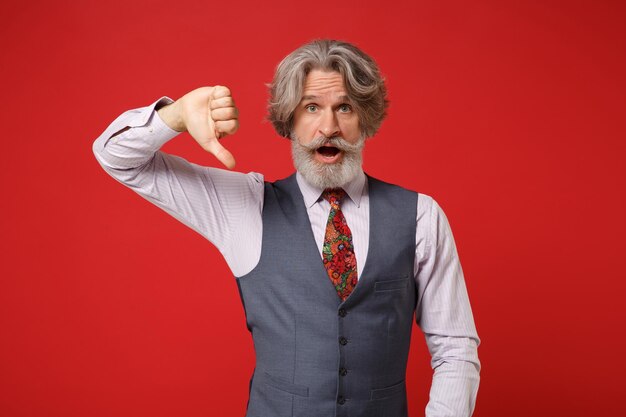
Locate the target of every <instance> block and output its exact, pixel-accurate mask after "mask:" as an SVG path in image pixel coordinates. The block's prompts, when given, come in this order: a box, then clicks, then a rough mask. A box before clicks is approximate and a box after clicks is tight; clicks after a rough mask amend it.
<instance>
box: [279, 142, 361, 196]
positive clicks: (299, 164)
mask: <svg viewBox="0 0 626 417" xmlns="http://www.w3.org/2000/svg"><path fill="white" fill-rule="evenodd" d="M325 143H328V144H332V145H333V146H336V147H337V149H339V150H341V151H342V152H343V157H342V158H341V161H339V162H336V163H334V164H325V163H321V162H318V161H316V160H315V153H316V152H315V151H316V149H317V148H319V147H320V146H322V145H324V144H325ZM364 146H365V138H360V139H359V140H358V141H357V142H356V143H355V144H351V143H348V142H347V141H346V140H345V139H343V138H341V137H333V138H325V137H323V136H322V137H318V138H315V139H314V140H313V141H312V142H311V143H309V144H307V145H303V144H301V143H300V141H299V140H298V138H297V137H296V135H295V133H293V132H291V155H292V157H293V165H294V166H295V167H296V170H297V171H298V172H299V173H300V175H302V177H304V179H305V180H306V181H307V182H308V183H309V184H311V185H312V186H314V187H317V188H321V189H326V188H340V187H342V186H343V185H345V184H347V183H348V182H350V181H352V180H353V179H354V178H355V177H356V176H357V174H358V173H359V172H360V171H361V166H362V165H363V147H364Z"/></svg>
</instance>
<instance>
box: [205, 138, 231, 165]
mask: <svg viewBox="0 0 626 417" xmlns="http://www.w3.org/2000/svg"><path fill="white" fill-rule="evenodd" d="M204 148H205V149H206V150H207V151H209V152H210V153H212V154H213V155H215V157H216V158H217V160H218V161H220V162H221V163H222V164H224V166H226V168H228V169H233V168H234V167H235V158H234V157H233V154H232V153H230V151H229V150H228V149H226V148H225V147H223V146H222V144H221V143H220V142H219V141H218V140H212V141H209V143H207V144H206V145H205V147H204Z"/></svg>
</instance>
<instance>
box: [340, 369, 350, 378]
mask: <svg viewBox="0 0 626 417" xmlns="http://www.w3.org/2000/svg"><path fill="white" fill-rule="evenodd" d="M339 375H341V376H346V375H348V370H347V369H346V368H339Z"/></svg>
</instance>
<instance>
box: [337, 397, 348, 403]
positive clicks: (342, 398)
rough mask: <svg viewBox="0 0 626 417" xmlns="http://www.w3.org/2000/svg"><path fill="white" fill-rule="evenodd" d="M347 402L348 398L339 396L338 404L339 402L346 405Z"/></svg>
mask: <svg viewBox="0 0 626 417" xmlns="http://www.w3.org/2000/svg"><path fill="white" fill-rule="evenodd" d="M345 403H346V399H345V398H344V397H342V396H339V397H338V398H337V404H339V405H344V404H345Z"/></svg>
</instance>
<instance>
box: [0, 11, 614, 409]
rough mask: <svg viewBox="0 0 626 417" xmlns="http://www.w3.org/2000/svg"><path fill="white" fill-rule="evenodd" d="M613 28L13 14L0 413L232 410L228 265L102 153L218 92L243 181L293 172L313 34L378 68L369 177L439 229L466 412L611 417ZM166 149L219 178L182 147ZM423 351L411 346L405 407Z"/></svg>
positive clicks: (498, 21) (1, 30) (242, 348)
mask: <svg viewBox="0 0 626 417" xmlns="http://www.w3.org/2000/svg"><path fill="white" fill-rule="evenodd" d="M52 3H53V4H52ZM625 21H626V9H625V6H624V3H623V2H620V1H608V0H605V1H601V0H596V1H591V0H589V1H551V0H546V1H541V2H535V1H528V2H525V1H502V0H489V1H488V0H481V1H473V2H466V1H452V0H450V1H438V2H433V1H398V2H387V3H386V4H382V3H380V2H374V1H371V2H369V1H365V2H364V1H359V2H330V1H325V0H320V1H317V2H300V3H294V2H290V1H284V2H272V3H271V5H269V4H265V2H245V3H243V2H206V1H205V2H201V1H190V0H178V1H175V2H167V1H139V0H135V1H130V2H129V1H120V0H109V1H106V2H105V1H91V0H90V1H65V2H43V1H30V2H8V1H5V2H2V4H1V5H0V23H1V24H0V56H1V62H0V71H1V77H0V78H1V79H0V83H1V87H2V102H3V104H2V111H1V112H0V122H1V124H0V126H1V130H2V137H1V139H0V140H1V143H2V147H1V149H0V164H1V165H0V169H1V171H0V172H1V178H0V185H1V195H2V202H1V203H0V207H1V218H0V227H1V229H0V230H1V235H2V238H1V239H0V274H1V284H0V285H1V287H0V337H1V339H0V415H1V416H3V417H17V416H28V417H30V416H49V417H53V416H63V417H73V416H93V417H96V416H152V417H158V416H190V417H192V416H206V415H222V416H241V415H243V414H244V410H245V406H246V398H247V389H248V378H249V376H250V374H251V372H252V369H253V349H252V343H251V338H250V336H249V334H248V332H247V331H246V328H245V322H244V314H243V309H242V307H241V305H240V301H239V296H238V293H237V290H236V285H235V281H234V280H233V279H232V277H231V275H230V273H229V271H228V269H227V267H226V265H225V263H224V261H223V260H222V259H221V258H220V256H219V253H218V252H217V250H216V249H215V248H213V247H212V246H211V245H210V244H209V243H208V242H207V241H205V240H203V238H201V237H200V236H199V235H197V234H195V233H194V232H193V231H191V230H189V229H187V228H185V227H184V226H182V225H181V224H179V223H178V222H177V221H176V220H174V219H172V218H170V217H168V216H167V215H166V214H164V213H163V212H161V211H159V210H158V209H156V208H155V207H152V206H151V205H149V204H148V203H147V202H146V201H144V200H143V199H141V198H139V197H137V196H136V195H134V194H133V193H132V192H131V191H129V190H127V189H124V188H123V187H122V186H120V185H119V184H118V183H116V182H115V181H113V180H112V179H110V178H109V177H108V176H107V175H106V174H105V173H104V172H103V171H102V170H101V169H100V167H99V165H98V164H97V163H96V161H95V159H94V157H93V155H92V152H91V144H92V142H93V140H94V139H95V138H96V137H97V136H98V134H99V133H100V132H101V131H102V130H103V129H104V128H105V127H106V126H107V125H108V124H109V123H110V122H111V121H112V120H113V119H114V118H115V117H116V116H117V115H118V114H120V113H121V112H123V111H124V110H126V109H129V108H133V107H139V106H144V105H147V104H149V103H150V102H152V101H153V100H155V99H156V98H158V97H160V96H161V95H169V96H170V97H174V98H176V97H179V96H181V95H182V94H184V93H185V92H187V91H188V90H190V89H192V88H195V87H198V86H201V85H212V84H222V85H227V86H229V87H230V88H231V89H232V91H233V94H234V96H235V99H236V101H237V103H238V105H239V108H240V112H241V129H240V131H239V132H238V133H237V134H236V136H234V137H232V138H230V139H228V140H227V141H226V146H227V147H229V149H230V150H231V151H232V152H233V154H234V155H235V156H236V158H237V161H238V169H239V170H241V171H244V172H247V171H257V172H261V173H264V174H265V175H266V178H268V179H270V180H272V179H278V178H281V177H284V176H287V175H288V174H289V173H290V172H291V170H292V166H291V161H290V154H289V146H288V143H287V142H286V141H285V140H284V139H281V138H279V137H277V136H276V134H275V133H274V132H273V131H272V129H271V126H270V125H269V124H268V123H266V122H264V121H263V118H264V112H265V100H266V89H265V86H264V83H266V82H268V81H270V79H271V77H272V73H273V70H274V66H275V65H276V64H277V63H278V61H279V60H280V59H281V58H282V57H283V56H284V55H286V54H287V53H288V52H290V51H291V50H292V49H294V48H295V47H297V46H298V45H300V44H301V43H303V42H306V41H308V40H311V39H313V38H318V37H330V38H339V39H345V40H349V41H351V42H354V43H356V44H357V45H359V46H360V47H362V48H363V49H364V50H365V51H367V52H368V53H370V54H371V55H372V56H374V57H375V58H376V59H377V61H378V62H379V64H380V67H381V69H382V71H383V72H384V74H385V76H386V77H387V79H388V88H389V95H390V100H391V107H390V110H389V117H388V119H387V120H386V121H385V123H384V125H383V128H382V129H381V131H380V133H379V134H378V135H377V137H375V138H374V139H372V140H371V141H370V142H369V143H368V145H367V149H366V154H365V167H366V170H367V171H368V172H369V173H370V174H372V175H374V176H377V177H380V178H383V179H385V180H387V181H391V182H395V183H399V184H402V185H404V186H406V187H409V188H412V189H415V190H418V191H421V192H424V193H427V194H430V195H432V196H434V197H435V198H436V199H437V200H438V201H439V203H440V204H441V205H442V207H443V208H444V210H445V211H446V213H447V215H448V217H449V219H450V222H451V225H452V228H453V231H454V233H455V238H456V241H457V246H458V249H459V253H460V256H461V261H462V264H463V267H464V271H465V276H466V280H467V286H468V290H469V293H470V298H471V301H472V305H473V308H474V314H475V320H476V323H477V327H478V330H479V334H480V336H481V338H482V340H483V343H482V345H481V347H480V349H479V353H480V357H481V360H482V362H483V371H482V382H481V388H480V392H479V397H478V403H477V408H476V413H475V415H477V416H480V417H488V416H504V415H506V416H509V417H516V416H525V417H526V416H531V415H532V416H553V415H567V416H570V417H575V416H591V415H617V414H618V413H619V411H618V410H620V409H621V408H622V407H618V406H619V404H618V400H619V399H620V397H621V395H622V394H623V386H624V383H623V375H624V372H625V371H626V361H625V360H624V352H625V350H626V342H625V337H624V326H625V324H626V320H625V319H626V317H625V316H626V308H625V307H624V305H625V302H624V290H625V285H624V278H626V276H625V275H626V274H625V273H624V270H625V268H624V267H625V261H624V259H625V258H626V256H624V252H625V249H626V247H625V245H624V232H625V231H626V230H625V229H626V227H625V226H626V225H625V221H624V214H625V213H626V209H625V205H626V198H625V190H626V187H625V185H626V184H625V183H626V172H625V171H626V164H625V161H626V158H625V156H626V152H625V151H626V145H625V143H626V141H625V139H626V126H625V125H626V122H625V120H626V117H625V111H624V110H625V106H624V105H625V103H626V85H625V84H626V82H625V76H624V74H626V58H625V55H626V54H625V51H626V30H625V26H624V22H625ZM166 150H168V151H170V152H175V153H178V154H180V155H183V156H185V157H186V158H187V159H189V160H192V161H194V162H197V163H202V164H207V165H213V164H216V162H215V161H214V160H213V159H212V157H211V156H210V155H208V154H206V153H204V152H203V151H202V150H201V149H200V148H199V147H197V146H196V145H195V144H194V143H193V141H192V140H191V139H190V138H189V137H188V136H181V137H180V138H178V139H177V140H175V141H173V142H171V143H169V144H168V145H167V147H166ZM428 359H429V358H428V353H427V351H426V348H425V343H424V342H423V337H422V335H421V333H419V332H415V334H414V341H413V347H412V354H411V359H410V367H409V372H408V383H409V396H410V409H411V415H413V416H419V415H423V409H424V406H425V404H426V402H427V397H428V389H429V386H430V375H431V371H430V368H429V364H428Z"/></svg>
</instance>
